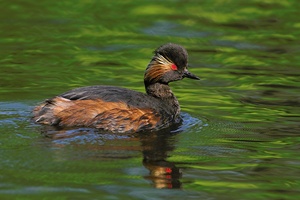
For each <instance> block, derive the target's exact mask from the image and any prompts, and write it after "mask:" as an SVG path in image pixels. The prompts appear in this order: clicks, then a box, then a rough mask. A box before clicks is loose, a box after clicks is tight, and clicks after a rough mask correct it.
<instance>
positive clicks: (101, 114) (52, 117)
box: [33, 43, 199, 133]
mask: <svg viewBox="0 0 300 200" xmlns="http://www.w3.org/2000/svg"><path fill="white" fill-rule="evenodd" d="M187 67H188V53H187V51H186V49H185V48H183V47H182V46H180V45H178V44H174V43H168V44H164V45H162V46H160V47H159V48H157V49H156V50H155V51H154V56H153V57H152V59H151V61H150V63H149V64H148V66H147V68H146V71H145V74H144V85H145V89H146V93H142V92H137V91H134V90H130V89H126V88H122V87H115V86H102V85H95V86H87V87H81V88H76V89H73V90H70V91H68V92H65V93H63V94H60V95H58V96H55V97H53V98H51V99H47V100H45V101H44V102H43V103H42V104H41V105H38V106H36V107H35V108H34V110H33V120H34V121H35V122H36V123H40V124H45V125H52V126H58V127H92V128H97V129H101V130H103V131H109V132H113V133H128V132H141V131H151V130H158V129H161V128H165V127H168V126H170V125H171V124H173V123H175V122H176V121H178V120H179V118H180V106H179V102H178V100H177V99H176V97H175V95H174V94H173V92H172V90H171V89H170V86H169V83H170V82H173V81H178V80H181V79H183V78H191V79H199V78H198V77H197V76H196V75H194V74H192V73H191V72H189V71H188V68H187Z"/></svg>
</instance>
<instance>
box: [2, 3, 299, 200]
mask: <svg viewBox="0 0 300 200" xmlns="http://www.w3.org/2000/svg"><path fill="white" fill-rule="evenodd" d="M0 10H1V12H0V199H122V200H123V199H149V200H150V199H230V200H231V199H299V198H300V178H299V177H300V176H299V174H300V153H299V150H300V149H299V142H300V139H299V132H300V109H299V107H300V94H299V93H300V81H299V80H300V68H299V65H300V41H299V36H300V20H299V19H300V18H299V10H300V4H299V2H298V1H297V0H249V1H238V0H212V1H211V0H199V1H184V0H182V1H180V0H173V1H171V0H170V1H158V0H154V1H140V0H139V1H133V0H125V1H106V0H78V1H66V0H62V1H49V0H45V1H32V0H27V1H23V0H14V1H11V0H4V1H2V2H1V8H0ZM167 42H173V43H178V44H181V45H183V46H184V47H185V48H186V49H187V50H188V52H189V65H190V71H191V72H192V73H194V74H197V75H198V76H199V77H200V78H201V80H200V81H195V80H188V79H185V80H182V81H178V82H174V83H171V84H170V85H171V87H172V90H173V92H174V93H175V95H176V96H177V98H178V100H179V102H180V104H181V109H182V114H181V115H182V118H183V123H182V124H181V125H180V126H179V127H173V128H172V129H168V130H162V131H160V132H153V133H145V134H142V135H140V134H129V135H125V134H110V133H105V132H99V131H97V130H93V129H84V128H82V129H76V130H62V131H53V130H51V129H48V128H47V127H42V126H40V125H37V124H34V123H32V122H31V120H30V117H31V110H32V109H33V107H34V106H35V105H37V104H38V103H39V102H41V101H43V100H44V99H47V98H51V97H53V96H55V95H57V94H60V93H62V92H65V91H67V90H69V89H72V88H75V87H80V86H87V85H115V86H121V87H126V88H130V89H134V90H137V91H141V92H144V85H143V74H144V70H145V68H146V66H147V64H148V62H149V61H150V59H151V57H152V54H153V51H154V50H155V48H157V47H159V46H160V45H162V44H164V43H167Z"/></svg>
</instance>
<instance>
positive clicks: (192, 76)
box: [183, 70, 200, 80]
mask: <svg viewBox="0 0 300 200" xmlns="http://www.w3.org/2000/svg"><path fill="white" fill-rule="evenodd" d="M183 77H186V78H191V79H196V80H200V78H199V77H198V76H196V75H194V74H192V73H191V72H189V71H188V70H185V71H184V73H183Z"/></svg>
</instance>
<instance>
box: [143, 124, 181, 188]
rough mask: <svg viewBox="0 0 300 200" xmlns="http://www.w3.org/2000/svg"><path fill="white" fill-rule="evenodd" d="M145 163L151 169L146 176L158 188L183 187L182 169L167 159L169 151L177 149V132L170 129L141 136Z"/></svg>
mask: <svg viewBox="0 0 300 200" xmlns="http://www.w3.org/2000/svg"><path fill="white" fill-rule="evenodd" d="M140 141H141V146H142V152H143V157H144V158H143V165H144V166H145V168H147V169H148V170H149V172H150V173H149V175H148V176H146V177H145V178H146V179H148V180H151V181H152V182H153V185H154V187H156V188H169V189H172V188H181V182H180V178H181V176H182V172H181V169H180V168H178V167H176V166H175V164H174V163H173V162H169V161H167V158H168V157H169V153H170V152H172V151H173V150H174V149H175V143H176V134H174V133H172V132H171V131H170V129H167V130H162V131H159V132H155V133H153V132H152V133H149V134H146V135H141V136H140Z"/></svg>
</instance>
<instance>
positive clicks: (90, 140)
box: [41, 113, 202, 189]
mask: <svg viewBox="0 0 300 200" xmlns="http://www.w3.org/2000/svg"><path fill="white" fill-rule="evenodd" d="M194 126H202V121H201V120H199V119H197V118H193V117H191V116H190V115H188V114H186V113H184V114H182V120H181V121H180V122H178V123H176V124H173V125H172V126H170V127H168V128H165V129H162V130H159V131H153V132H141V133H134V134H114V133H107V132H101V131H99V130H97V129H92V128H77V129H63V128H54V127H49V126H43V127H42V129H41V133H42V135H43V136H44V137H46V138H50V139H51V143H52V145H54V146H55V148H57V147H58V148H62V147H65V146H68V145H74V144H75V145H76V146H77V145H87V146H89V145H90V148H91V149H90V150H93V151H94V152H93V153H92V154H93V155H94V159H99V158H100V159H106V158H108V157H109V159H112V158H113V159H128V158H131V157H132V156H130V151H139V152H142V155H143V158H142V164H143V166H144V167H145V168H146V169H147V170H149V174H148V175H142V176H143V177H144V178H145V179H146V180H149V181H151V183H152V185H153V187H155V188H160V189H161V188H167V189H174V188H181V187H182V183H181V182H180V179H181V177H182V170H181V169H180V168H179V167H177V166H176V164H175V163H173V162H170V161H168V157H169V156H170V154H171V153H172V152H173V151H174V149H175V148H176V143H177V139H178V137H177V135H178V134H180V133H181V132H183V131H187V130H188V129H190V128H191V127H194ZM108 140H109V141H110V142H111V143H112V144H114V143H118V144H119V143H120V141H122V142H124V143H123V144H121V146H109V147H108V146H107V145H105V142H106V141H108ZM126 142H128V143H127V145H125V143H126ZM130 142H138V143H140V145H139V146H130V145H128V144H130ZM95 144H96V145H95ZM116 147H117V148H118V150H119V151H121V152H123V153H121V154H118V155H111V154H110V155H104V154H102V155H101V151H102V150H103V149H105V150H109V149H110V150H115V149H116ZM95 152H96V153H95ZM97 152H99V153H100V155H99V154H98V153H97ZM124 152H125V153H124ZM126 152H127V153H126Z"/></svg>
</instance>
